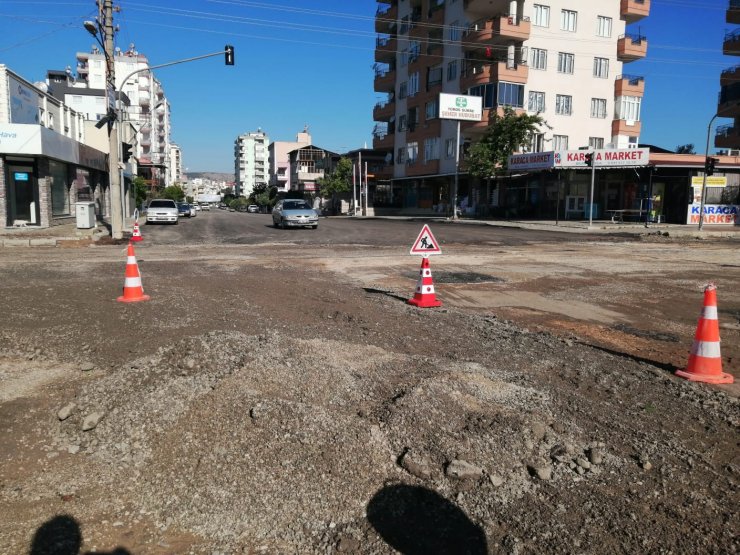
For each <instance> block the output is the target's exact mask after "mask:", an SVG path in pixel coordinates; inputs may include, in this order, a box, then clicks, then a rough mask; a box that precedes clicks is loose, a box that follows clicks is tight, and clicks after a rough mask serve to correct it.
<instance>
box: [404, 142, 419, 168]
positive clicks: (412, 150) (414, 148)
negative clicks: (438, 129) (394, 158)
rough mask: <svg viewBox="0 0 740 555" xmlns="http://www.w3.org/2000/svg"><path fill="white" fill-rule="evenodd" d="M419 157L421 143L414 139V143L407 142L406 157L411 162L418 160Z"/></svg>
mask: <svg viewBox="0 0 740 555" xmlns="http://www.w3.org/2000/svg"><path fill="white" fill-rule="evenodd" d="M418 157H419V143H417V142H416V141H414V142H413V143H406V159H407V160H408V163H409V164H413V163H415V162H416V159H417V158H418Z"/></svg>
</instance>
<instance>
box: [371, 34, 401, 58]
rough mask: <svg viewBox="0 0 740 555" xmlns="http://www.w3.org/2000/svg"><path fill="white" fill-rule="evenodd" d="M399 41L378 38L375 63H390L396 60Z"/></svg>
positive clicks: (392, 38) (389, 38)
mask: <svg viewBox="0 0 740 555" xmlns="http://www.w3.org/2000/svg"><path fill="white" fill-rule="evenodd" d="M397 50H398V41H397V40H396V37H382V36H380V37H378V38H377V40H376V41H375V61H376V62H390V61H392V60H395V59H396V51H397Z"/></svg>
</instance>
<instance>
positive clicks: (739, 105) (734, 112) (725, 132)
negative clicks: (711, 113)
mask: <svg viewBox="0 0 740 555" xmlns="http://www.w3.org/2000/svg"><path fill="white" fill-rule="evenodd" d="M725 21H726V22H727V23H729V24H731V25H738V24H740V3H738V2H737V1H735V0H730V2H729V5H728V7H727V11H726V12H725ZM722 52H723V53H724V54H725V55H728V56H740V29H735V30H733V31H729V32H727V33H725V39H724V42H723V43H722ZM719 83H720V87H721V89H720V93H719V99H718V102H717V115H718V116H720V117H723V118H732V119H733V121H732V123H728V124H725V125H721V126H719V127H717V131H716V135H715V137H714V146H716V147H717V148H723V149H728V150H731V151H735V152H737V151H738V149H740V66H738V65H735V66H732V67H730V68H728V69H725V70H724V71H723V72H722V74H721V75H720V78H719ZM733 154H734V153H733Z"/></svg>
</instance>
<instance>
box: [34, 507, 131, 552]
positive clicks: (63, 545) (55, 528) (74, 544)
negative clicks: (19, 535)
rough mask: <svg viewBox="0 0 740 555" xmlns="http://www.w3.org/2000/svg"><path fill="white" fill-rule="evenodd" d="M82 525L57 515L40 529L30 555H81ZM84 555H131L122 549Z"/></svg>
mask: <svg viewBox="0 0 740 555" xmlns="http://www.w3.org/2000/svg"><path fill="white" fill-rule="evenodd" d="M80 547H82V532H81V530H80V524H79V523H78V522H77V521H76V520H75V519H74V518H73V517H71V516H69V515H57V516H55V517H54V518H52V519H50V520H47V521H46V522H44V523H43V524H42V525H41V526H39V527H38V529H37V530H36V533H35V534H34V535H33V540H32V542H31V549H30V550H29V552H28V555H80ZM84 555H131V552H130V551H128V550H127V549H124V548H122V547H116V548H115V549H114V550H113V551H85V553H84Z"/></svg>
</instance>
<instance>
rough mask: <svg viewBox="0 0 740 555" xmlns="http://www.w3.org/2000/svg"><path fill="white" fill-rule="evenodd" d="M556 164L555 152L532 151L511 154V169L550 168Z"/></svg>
mask: <svg viewBox="0 0 740 555" xmlns="http://www.w3.org/2000/svg"><path fill="white" fill-rule="evenodd" d="M554 166H555V153H554V152H530V153H528V154H514V155H512V156H509V170H510V171H517V170H549V169H550V168H553V167H554Z"/></svg>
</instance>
